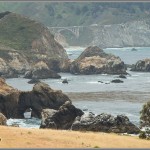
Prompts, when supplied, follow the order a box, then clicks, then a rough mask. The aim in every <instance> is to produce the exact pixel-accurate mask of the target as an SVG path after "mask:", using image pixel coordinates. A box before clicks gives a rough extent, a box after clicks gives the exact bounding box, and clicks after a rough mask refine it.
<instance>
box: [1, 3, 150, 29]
mask: <svg viewBox="0 0 150 150" xmlns="http://www.w3.org/2000/svg"><path fill="white" fill-rule="evenodd" d="M3 11H13V12H17V13H20V14H23V15H26V16H29V17H31V18H32V19H35V20H38V21H40V22H42V23H44V24H45V25H47V26H76V25H91V24H95V23H96V24H119V23H124V22H127V21H130V20H137V19H141V18H146V17H149V16H150V3H144V2H141V3H139V2H137V3H136V2H132V3H131V2H130V3H129V2H128V3H127V2H123V3H121V2H117V3H115V2H109V3H108V2H106V3H104V2H89V3H88V2H42V1H41V2H0V12H3Z"/></svg>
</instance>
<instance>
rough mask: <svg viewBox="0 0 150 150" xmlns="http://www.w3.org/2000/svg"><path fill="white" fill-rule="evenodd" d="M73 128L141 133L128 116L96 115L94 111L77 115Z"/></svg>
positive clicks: (77, 129)
mask: <svg viewBox="0 0 150 150" xmlns="http://www.w3.org/2000/svg"><path fill="white" fill-rule="evenodd" d="M71 129H72V130H76V131H97V132H98V131H100V132H114V133H129V134H137V133H139V131H140V130H139V128H138V127H136V126H135V125H134V124H132V123H131V122H130V121H129V119H128V117H127V116H124V115H117V117H114V116H112V115H110V114H104V113H102V114H100V115H97V116H96V115H95V114H93V113H87V114H84V115H83V116H81V117H77V118H76V120H75V122H74V123H73V124H72V127H71Z"/></svg>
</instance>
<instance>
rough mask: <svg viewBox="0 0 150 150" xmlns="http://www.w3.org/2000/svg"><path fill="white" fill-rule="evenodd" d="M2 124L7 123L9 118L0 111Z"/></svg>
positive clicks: (0, 123)
mask: <svg viewBox="0 0 150 150" xmlns="http://www.w3.org/2000/svg"><path fill="white" fill-rule="evenodd" d="M0 125H5V126H6V125H7V118H6V117H5V116H4V115H3V114H2V113H0Z"/></svg>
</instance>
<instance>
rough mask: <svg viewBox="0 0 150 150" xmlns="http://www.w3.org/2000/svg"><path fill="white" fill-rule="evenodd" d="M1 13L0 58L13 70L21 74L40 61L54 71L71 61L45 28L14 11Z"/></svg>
mask: <svg viewBox="0 0 150 150" xmlns="http://www.w3.org/2000/svg"><path fill="white" fill-rule="evenodd" d="M0 16H1V18H0V58H1V59H3V60H4V62H5V63H6V64H7V65H8V66H9V68H10V69H13V70H14V69H15V71H18V70H19V73H21V71H22V70H28V69H29V68H30V67H31V66H32V65H34V64H35V63H38V62H39V61H44V62H45V63H46V64H47V65H48V67H49V68H50V69H52V70H55V71H60V70H62V69H63V68H62V65H64V63H65V62H67V60H68V56H67V54H66V51H65V50H64V49H63V47H62V46H61V45H60V44H59V43H58V42H57V41H55V39H54V36H53V35H52V34H51V33H50V31H49V30H48V29H47V28H46V27H44V26H43V25H42V24H40V23H38V22H36V21H34V20H31V19H29V18H27V17H24V16H21V15H18V14H15V13H10V12H7V13H2V15H0ZM6 60H7V61H6ZM14 65H15V66H16V67H15V68H14Z"/></svg>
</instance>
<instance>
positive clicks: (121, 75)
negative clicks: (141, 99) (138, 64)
mask: <svg viewBox="0 0 150 150" xmlns="http://www.w3.org/2000/svg"><path fill="white" fill-rule="evenodd" d="M118 78H123V79H126V78H127V77H126V76H125V75H123V74H120V75H119V77H118Z"/></svg>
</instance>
